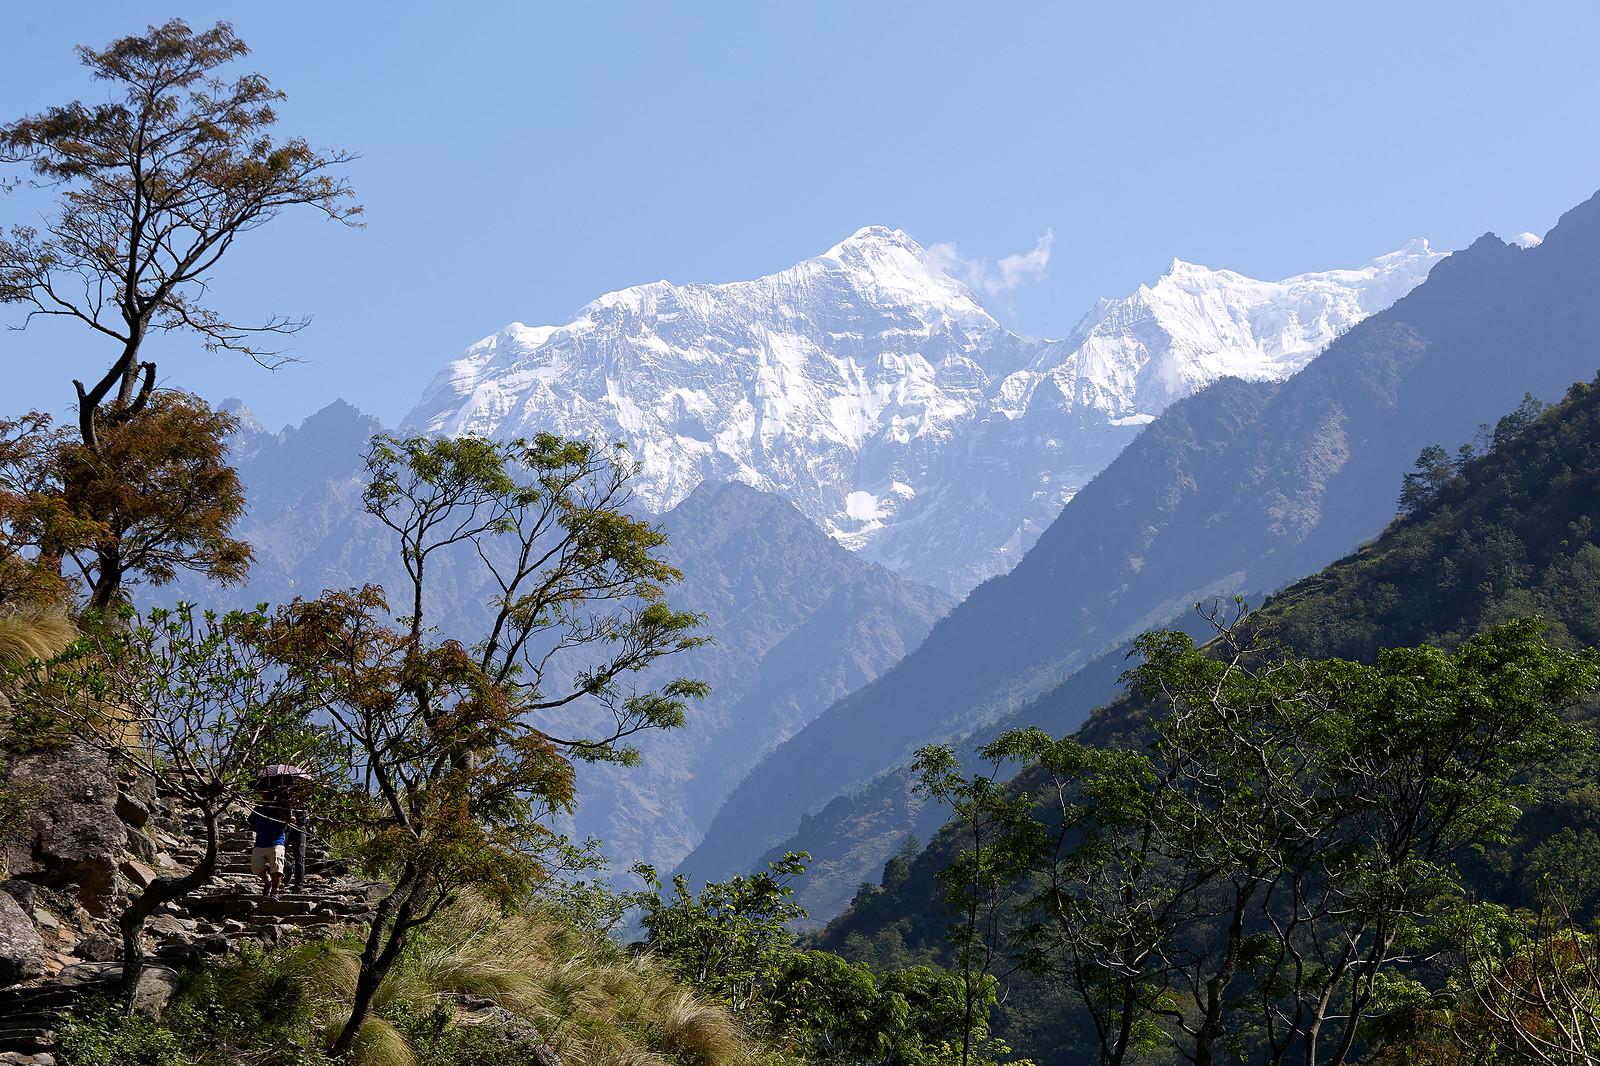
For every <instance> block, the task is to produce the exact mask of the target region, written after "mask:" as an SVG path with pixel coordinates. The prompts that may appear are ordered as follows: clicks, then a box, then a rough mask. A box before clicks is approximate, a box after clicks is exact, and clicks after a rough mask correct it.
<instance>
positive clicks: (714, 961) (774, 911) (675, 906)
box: [633, 851, 809, 1014]
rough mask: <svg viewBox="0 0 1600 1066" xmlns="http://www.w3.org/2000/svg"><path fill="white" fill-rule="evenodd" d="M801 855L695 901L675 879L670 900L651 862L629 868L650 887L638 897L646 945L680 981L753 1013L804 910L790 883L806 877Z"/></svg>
mask: <svg viewBox="0 0 1600 1066" xmlns="http://www.w3.org/2000/svg"><path fill="white" fill-rule="evenodd" d="M807 858H809V856H807V855H806V854H805V853H804V852H799V853H796V852H792V851H791V852H788V853H786V854H785V855H784V856H783V858H781V859H779V860H778V861H777V862H775V863H768V864H767V869H766V870H765V871H763V872H761V873H756V874H750V875H748V876H746V875H743V874H741V875H738V876H736V877H733V878H731V879H729V880H727V881H713V882H711V883H709V884H707V885H706V886H705V888H704V889H702V890H701V892H700V895H699V896H698V898H697V897H696V896H695V895H694V894H693V893H692V892H691V891H690V890H689V881H688V878H686V877H684V876H682V875H679V876H677V877H674V878H673V879H672V898H671V899H670V900H669V899H666V898H664V897H663V896H662V894H661V879H660V878H659V877H658V876H657V875H656V871H655V868H654V867H652V866H650V865H649V864H648V863H639V864H638V865H636V866H634V867H633V871H634V873H636V874H638V875H639V876H640V877H641V878H643V879H644V881H645V884H646V885H647V886H649V887H648V888H647V889H646V890H645V891H642V892H639V893H636V894H635V896H634V897H633V902H634V903H635V904H636V905H638V906H639V907H640V908H641V912H642V913H641V915H640V918H639V922H640V924H641V925H643V926H644V928H645V930H646V931H647V933H648V937H647V940H646V942H647V943H648V944H649V946H650V948H651V949H652V950H653V951H654V952H655V953H656V954H657V955H659V956H660V957H661V958H662V959H663V960H665V962H666V964H667V965H668V966H669V967H670V968H671V969H672V972H673V973H675V974H677V975H678V977H679V978H680V979H682V980H683V981H685V982H687V983H688V984H689V985H690V986H692V987H693V988H696V989H698V990H700V991H701V992H703V993H705V994H707V995H710V996H713V997H715V998H716V999H718V1000H721V1001H722V1002H723V1003H726V1004H727V1005H728V1007H729V1008H730V1009H731V1010H733V1011H734V1013H736V1014H743V1013H746V1012H749V1011H751V1010H752V1009H753V1008H754V1007H755V1006H756V1005H757V1001H758V999H759V997H760V996H761V994H762V991H763V988H764V986H765V982H766V980H767V976H768V970H769V968H770V967H772V966H773V965H774V964H775V963H776V962H777V961H778V959H779V957H780V956H781V955H782V953H783V951H784V950H785V949H786V948H787V947H788V946H789V944H790V942H791V940H792V937H791V934H790V933H789V931H788V929H787V928H786V926H787V924H788V923H789V922H791V921H793V920H794V919H796V918H803V917H805V913H806V912H805V910H804V909H802V908H801V907H800V906H799V905H798V904H797V903H795V902H794V899H793V896H794V889H793V888H792V887H791V884H790V883H791V882H792V881H793V880H794V879H795V878H797V877H799V876H800V875H801V874H803V873H805V869H806V867H805V861H806V859H807Z"/></svg>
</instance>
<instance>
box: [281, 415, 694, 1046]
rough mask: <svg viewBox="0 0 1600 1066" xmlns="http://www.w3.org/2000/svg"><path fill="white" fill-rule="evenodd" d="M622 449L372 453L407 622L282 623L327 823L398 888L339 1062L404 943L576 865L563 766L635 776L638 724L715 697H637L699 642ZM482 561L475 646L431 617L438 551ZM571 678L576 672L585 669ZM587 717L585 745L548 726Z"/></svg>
mask: <svg viewBox="0 0 1600 1066" xmlns="http://www.w3.org/2000/svg"><path fill="white" fill-rule="evenodd" d="M632 470H633V468H632V465H631V464H630V463H628V462H627V460H626V454H625V453H623V452H613V451H608V450H605V449H599V448H596V447H594V446H591V445H588V444H583V443H579V442H574V441H566V440H562V439H560V438H557V437H553V436H547V435H542V436H540V437H538V438H536V439H535V440H534V441H532V442H524V441H514V442H504V443H495V442H489V441H484V440H479V439H476V438H463V439H460V440H441V441H434V440H428V439H425V438H410V439H405V440H401V439H397V438H392V437H380V438H377V439H375V440H374V442H373V444H372V447H371V450H370V451H369V454H368V471H369V473H370V475H371V481H370V483H369V485H368V488H367V492H366V502H367V507H368V510H369V511H370V512H371V513H372V514H373V515H374V516H376V517H377V518H378V519H379V520H380V521H382V522H383V523H384V524H386V525H388V526H389V527H390V528H391V529H393V530H394V531H395V533H396V534H397V537H398V539H399V542H400V556H401V560H402V562H403V563H404V565H405V568H406V571H407V573H408V575H409V578H410V587H409V588H407V589H406V590H405V600H404V602H405V603H406V605H407V607H406V609H408V611H409V613H407V614H406V615H404V616H403V617H402V618H401V619H400V622H399V624H398V625H391V624H390V617H389V607H388V604H387V602H386V600H385V599H384V596H383V594H382V593H381V591H380V590H378V589H375V588H367V589H360V590H350V591H344V592H329V593H325V594H324V595H323V596H322V597H320V598H319V599H317V600H315V601H312V602H309V603H306V602H299V601H297V602H296V603H294V604H292V605H290V606H289V607H288V608H285V609H284V610H283V611H282V612H281V613H280V615H279V616H278V618H277V619H276V626H275V629H274V632H273V634H272V637H271V639H272V644H271V648H272V650H273V653H274V655H275V656H276V657H277V659H278V661H279V662H281V663H282V664H283V665H284V666H285V667H286V668H288V669H290V670H292V671H294V672H295V673H297V674H298V675H299V676H305V677H314V678H317V679H319V680H320V682H321V684H320V685H319V687H318V688H317V689H316V691H317V693H318V694H319V697H320V702H319V704H318V706H319V708H320V710H321V711H322V712H323V713H325V714H326V715H327V716H328V718H329V721H330V723H331V726H332V729H333V732H334V735H335V737H336V738H337V740H338V741H339V742H340V743H341V744H343V745H344V747H345V749H346V750H347V751H348V752H349V753H350V755H349V757H350V765H349V766H348V768H347V772H346V773H345V774H344V775H343V776H342V777H341V780H342V781H344V782H345V783H346V784H347V785H348V788H347V790H346V792H345V795H344V796H343V797H342V799H341V801H340V803H339V805H338V808H337V809H336V810H335V811H334V812H333V814H334V817H335V818H336V819H337V820H339V821H341V822H343V823H344V824H347V825H350V826H352V827H359V829H360V830H361V835H362V837H363V840H364V842H363V844H362V845H361V848H360V857H361V859H362V861H363V862H364V864H365V865H366V866H367V867H368V868H370V869H373V870H375V871H382V872H383V873H384V874H385V875H386V876H388V877H390V878H391V879H392V883H393V885H394V888H393V891H391V892H390V893H389V895H388V896H386V897H385V898H384V899H383V900H382V901H380V902H379V904H378V906H377V909H376V913H375V914H374V917H373V922H372V926H371V930H370V932H369V935H368V937H367V941H366V944H365V946H364V948H363V951H362V954H361V959H360V968H359V972H358V974H357V980H356V987H355V993H354V996H353V1008H352V1013H351V1016H350V1019H349V1021H348V1023H347V1024H346V1025H345V1026H344V1028H343V1030H342V1031H341V1032H340V1034H339V1036H338V1038H337V1040H336V1041H335V1042H334V1045H333V1050H334V1052H335V1053H336V1054H338V1055H341V1056H348V1055H350V1054H351V1052H352V1049H353V1048H354V1047H355V1042H356V1040H357V1038H358V1036H359V1035H360V1032H361V1027H362V1025H363V1024H365V1022H366V1020H367V1018H368V1017H369V1015H370V1013H371V1009H372V1002H373V997H374V995H375V994H376V992H377V989H378V987H379V985H381V984H382V982H383V980H384V978H385V976H386V975H387V974H388V973H389V972H390V971H391V970H392V969H393V967H394V965H395V964H396V962H397V961H398V960H399V959H400V958H401V957H402V956H403V954H404V952H405V949H406V944H407V943H408V941H409V938H410V936H411V934H412V933H413V932H414V931H415V930H417V929H418V928H420V927H422V926H423V925H425V924H426V923H427V922H429V921H430V920H432V918H433V916H434V915H435V914H437V913H438V911H439V908H440V907H442V906H444V904H445V903H446V902H447V901H448V900H449V899H450V898H451V896H452V894H453V893H454V892H455V891H457V890H458V889H460V888H462V887H464V886H466V885H472V886H474V888H475V889H476V890H478V891H482V892H485V893H487V894H488V895H490V896H491V897H494V898H497V899H499V900H501V901H502V902H505V903H507V904H508V905H509V904H512V903H516V902H519V901H522V900H525V899H526V897H527V894H528V892H529V890H530V889H531V888H532V887H533V886H534V885H535V884H537V883H538V882H539V881H540V880H541V879H543V878H545V877H547V876H548V875H549V874H550V872H551V871H552V869H553V868H556V867H560V866H562V865H564V864H568V863H571V862H576V861H582V860H583V859H584V858H585V856H584V855H583V853H582V852H581V851H580V850H579V849H574V848H573V847H571V846H570V845H569V844H568V843H567V842H566V841H565V839H564V838H562V837H560V836H559V835H558V834H557V833H555V832H554V830H553V829H551V828H550V816H551V815H553V814H555V813H558V812H563V811H570V810H571V809H572V806H573V804H574V803H575V801H576V794H575V791H574V782H573V772H572V761H573V760H597V759H608V760H615V761H621V762H625V763H626V762H631V761H633V760H635V759H637V753H636V752H635V751H634V750H633V749H632V748H631V747H630V746H629V745H628V741H629V739H630V738H631V737H633V736H634V735H636V734H637V733H638V732H640V731H641V730H644V729H651V728H674V727H677V726H681V725H682V724H683V722H684V711H685V708H686V707H687V705H688V703H689V701H691V700H694V699H698V698H700V697H701V696H703V695H704V694H705V692H706V691H707V687H706V685H705V684H704V683H702V682H698V681H694V680H691V679H687V678H682V677H679V678H673V679H669V680H666V681H664V682H662V683H660V684H654V685H645V686H641V685H640V684H639V682H638V678H639V675H640V673H641V672H642V671H644V670H646V669H647V668H649V667H650V666H652V665H653V664H654V663H656V662H657V660H659V659H661V658H662V657H663V656H666V655H670V654H673V653H675V652H678V651H682V650H684V649H687V648H692V647H694V646H696V645H697V644H699V643H701V642H702V641H703V639H704V638H702V637H700V636H699V635H697V633H696V630H697V628H698V627H699V625H700V623H701V619H700V618H699V617H698V616H697V615H693V614H689V613H687V612H682V611H676V610H674V609H673V608H672V607H671V606H670V605H669V604H668V603H667V602H666V598H665V591H664V589H665V587H666V586H667V585H668V584H669V583H671V582H672V581H674V580H676V579H677V578H678V576H679V575H678V572H677V571H676V570H674V569H673V568H672V567H671V566H670V565H668V564H667V562H666V561H665V559H664V558H663V557H662V554H661V551H662V549H663V548H664V546H665V537H664V535H663V534H662V533H661V532H660V531H659V530H658V529H657V528H656V527H654V526H652V525H651V524H649V523H648V522H645V521H642V520H639V519H636V518H633V517H632V516H630V515H628V514H627V513H626V512H625V511H624V510H623V507H624V505H625V504H626V503H627V500H628V495H627V483H628V478H629V477H630V476H631V474H632ZM447 552H448V553H452V554H454V555H456V556H457V560H456V561H457V562H458V563H462V562H463V557H464V560H465V565H473V564H476V565H478V566H480V567H482V569H483V572H485V573H486V575H487V580H488V582H489V584H490V586H491V587H492V588H493V589H494V592H493V594H492V595H491V597H490V602H489V607H490V609H491V622H490V625H489V628H488V630H487V632H485V633H484V634H482V635H481V637H480V639H478V640H477V641H476V642H474V643H472V644H471V645H470V646H469V645H467V644H465V643H463V642H461V641H458V640H452V639H448V638H442V637H440V636H439V635H438V634H437V633H435V631H434V630H433V628H432V627H431V626H430V625H429V624H428V620H427V618H426V616H425V610H426V606H427V604H428V601H429V593H430V588H431V586H430V585H429V582H430V580H431V579H432V578H434V577H435V576H436V575H437V574H438V572H439V568H438V567H436V566H435V565H434V563H435V562H436V561H438V560H439V558H440V557H441V555H442V554H443V553H447ZM574 663H577V665H573V664H574ZM580 707H587V708H589V709H590V710H591V713H592V714H593V716H594V717H595V718H597V719H598V720H599V722H600V725H599V727H598V728H597V729H596V730H595V731H593V732H591V733H587V734H586V735H582V736H567V737H558V736H554V735H552V734H551V733H550V732H548V731H547V730H546V728H544V726H545V725H546V724H547V714H548V712H550V711H552V710H554V709H556V708H571V709H572V710H576V709H578V708H580Z"/></svg>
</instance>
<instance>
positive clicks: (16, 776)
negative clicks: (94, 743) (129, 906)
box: [3, 741, 127, 917]
mask: <svg viewBox="0 0 1600 1066" xmlns="http://www.w3.org/2000/svg"><path fill="white" fill-rule="evenodd" d="M3 777H4V779H5V780H6V781H7V782H8V785H9V787H10V788H12V789H13V790H23V789H26V790H28V791H30V792H33V793H34V794H35V795H34V796H30V797H29V800H30V802H29V803H28V805H27V807H28V809H27V813H26V814H25V815H23V816H21V817H20V818H19V819H18V821H17V824H16V825H14V826H12V827H10V831H9V832H8V833H7V834H6V841H5V869H6V875H7V876H8V877H11V878H16V879H18V880H22V881H28V882H31V883H33V884H36V885H42V886H45V887H47V888H58V889H59V888H67V887H69V886H70V887H71V889H72V890H73V891H74V892H75V894H76V897H77V901H78V902H79V903H80V904H81V905H82V906H83V907H84V909H85V910H87V911H88V912H89V913H90V914H92V915H94V916H95V917H105V916H107V915H108V914H110V913H113V912H114V910H115V909H116V900H117V897H118V896H120V895H122V894H123V890H122V885H121V880H120V878H119V877H118V873H117V866H118V863H120V862H121V859H122V853H123V850H124V849H125V848H126V847H127V827H126V826H125V825H124V824H123V821H122V819H121V818H120V817H119V816H118V814H117V797H118V788H117V778H116V774H115V773H114V772H113V771H112V768H111V765H110V762H109V760H108V759H107V758H106V756H105V755H104V754H102V753H101V752H98V751H96V750H95V749H94V748H92V747H90V746H89V745H87V744H84V743H81V742H77V741H74V742H71V743H68V744H66V745H65V746H63V747H60V748H52V749H47V750H43V751H34V752H29V753H27V754H23V755H12V756H10V757H9V758H8V759H7V760H6V764H5V767H4V773H3Z"/></svg>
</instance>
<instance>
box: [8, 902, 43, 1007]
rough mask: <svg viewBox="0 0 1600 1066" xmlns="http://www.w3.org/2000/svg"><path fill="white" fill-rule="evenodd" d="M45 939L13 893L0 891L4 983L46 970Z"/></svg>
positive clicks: (33, 975) (25, 978) (36, 975)
mask: <svg viewBox="0 0 1600 1066" xmlns="http://www.w3.org/2000/svg"><path fill="white" fill-rule="evenodd" d="M46 958H47V956H46V954H45V946H44V939H43V938H42V937H40V936H39V930H37V929H35V928H34V926H33V919H32V918H29V917H28V915H27V914H26V912H24V911H23V909H22V907H21V906H19V905H18V903H17V901H16V900H14V899H12V898H11V895H10V893H7V892H0V985H14V984H16V983H17V982H18V981H27V980H29V979H31V978H34V977H38V976H39V975H40V974H42V973H44V964H45V959H46Z"/></svg>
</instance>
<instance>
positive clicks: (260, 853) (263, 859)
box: [250, 844, 283, 874]
mask: <svg viewBox="0 0 1600 1066" xmlns="http://www.w3.org/2000/svg"><path fill="white" fill-rule="evenodd" d="M250 872H251V873H253V874H262V873H269V874H281V873H283V845H282V844H274V845H273V846H272V847H270V848H252V849H251V850H250Z"/></svg>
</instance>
